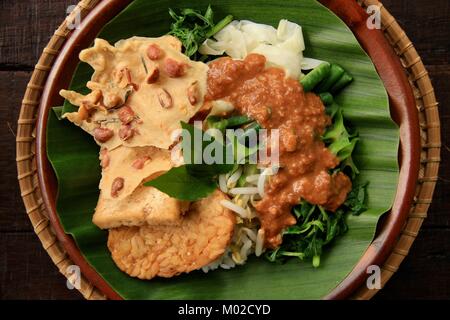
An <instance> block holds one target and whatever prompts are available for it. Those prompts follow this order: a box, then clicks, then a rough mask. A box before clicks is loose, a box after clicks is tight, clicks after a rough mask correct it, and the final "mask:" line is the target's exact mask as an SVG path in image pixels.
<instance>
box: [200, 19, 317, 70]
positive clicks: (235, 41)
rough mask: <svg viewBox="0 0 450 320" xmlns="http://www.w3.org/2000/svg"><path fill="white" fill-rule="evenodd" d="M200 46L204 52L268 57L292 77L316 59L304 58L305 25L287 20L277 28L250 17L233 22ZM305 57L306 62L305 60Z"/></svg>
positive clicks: (271, 64) (281, 22)
mask: <svg viewBox="0 0 450 320" xmlns="http://www.w3.org/2000/svg"><path fill="white" fill-rule="evenodd" d="M214 39H215V40H213V39H207V40H205V41H204V42H203V44H202V45H201V46H200V49H199V52H200V53H201V54H205V55H223V54H224V53H225V54H227V55H228V56H230V57H231V58H233V59H244V58H245V57H246V56H247V54H249V53H259V54H262V55H264V56H265V57H266V59H267V66H277V67H281V68H283V69H284V70H285V71H286V74H287V75H288V76H290V77H293V78H298V77H299V76H300V75H301V69H302V68H303V67H304V68H305V70H307V69H311V66H313V65H315V64H316V63H317V60H314V59H308V58H306V59H305V58H303V51H304V50H305V43H304V41H303V33H302V27H301V26H299V25H298V24H296V23H293V22H290V21H288V20H285V19H283V20H280V22H279V24H278V28H277V29H275V28H274V27H272V26H270V25H266V24H260V23H255V22H252V21H248V20H241V21H237V20H235V21H233V22H231V23H230V24H228V25H227V26H226V27H225V28H223V29H222V30H221V31H220V32H218V33H217V34H215V35H214ZM305 60H306V61H305Z"/></svg>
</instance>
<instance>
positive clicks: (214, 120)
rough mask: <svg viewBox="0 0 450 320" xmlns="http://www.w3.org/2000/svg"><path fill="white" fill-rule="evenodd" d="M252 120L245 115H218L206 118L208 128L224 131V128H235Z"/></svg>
mask: <svg viewBox="0 0 450 320" xmlns="http://www.w3.org/2000/svg"><path fill="white" fill-rule="evenodd" d="M251 122H253V120H252V119H250V118H249V117H246V116H233V117H230V118H222V117H219V116H209V117H208V118H207V119H206V123H207V125H208V129H218V130H220V131H225V129H229V128H236V127H240V126H243V125H246V124H249V123H251Z"/></svg>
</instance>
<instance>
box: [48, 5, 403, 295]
mask: <svg viewBox="0 0 450 320" xmlns="http://www.w3.org/2000/svg"><path fill="white" fill-rule="evenodd" d="M208 4H211V5H212V6H213V9H214V11H215V13H216V19H219V18H222V17H223V16H225V15H227V14H232V15H234V17H235V18H236V19H248V20H253V21H256V22H261V23H266V24H271V25H273V26H276V25H277V24H278V21H279V20H280V19H289V20H291V21H294V22H296V23H299V24H300V25H301V26H302V27H303V32H304V36H305V41H306V48H307V49H306V52H305V55H306V56H308V57H312V58H316V59H322V60H326V61H329V62H334V63H338V64H340V65H341V66H343V67H344V68H345V69H346V70H347V71H348V72H349V73H350V74H351V75H353V77H354V79H355V81H354V82H353V83H352V84H351V85H350V86H349V87H348V88H346V89H345V90H344V91H343V92H342V93H341V94H340V95H339V96H337V97H336V100H337V102H338V103H339V104H341V105H342V106H343V108H344V109H343V110H344V116H345V118H346V120H347V121H349V122H350V123H351V126H352V127H354V128H355V129H356V130H357V131H358V132H359V135H360V138H361V141H360V142H359V143H358V145H357V148H356V150H355V153H354V161H355V162H356V164H357V166H358V167H359V169H360V172H361V174H360V175H359V177H358V178H357V179H358V180H360V181H361V182H365V181H369V185H368V189H367V194H368V207H369V209H368V211H366V212H364V213H363V214H362V215H360V216H357V217H355V216H349V217H348V221H347V222H348V226H349V231H348V233H346V234H345V235H343V236H342V237H340V238H339V239H338V240H337V241H335V243H333V244H332V246H331V247H328V248H327V249H326V252H325V253H324V255H323V256H322V259H321V265H320V267H319V268H317V269H315V268H313V267H312V266H311V263H310V262H302V261H300V260H290V261H289V262H287V263H286V264H273V263H270V262H268V261H266V260H265V259H262V258H260V259H257V258H252V259H250V260H249V261H248V262H247V264H245V265H243V266H238V267H236V268H234V269H232V270H216V271H213V272H209V273H208V274H204V273H203V272H201V271H196V272H192V273H190V274H187V275H181V276H179V277H175V278H171V279H160V278H157V279H153V280H151V281H142V280H138V279H134V278H131V277H129V276H127V275H126V274H125V273H122V272H121V271H120V270H119V269H118V268H117V267H116V266H115V265H114V263H113V261H112V259H111V257H110V254H109V251H108V249H107V247H106V241H107V232H106V231H101V230H99V229H98V228H97V227H96V226H95V225H93V224H92V221H91V219H92V214H93V211H94V208H95V205H96V201H97V197H98V193H99V190H98V183H99V179H100V167H99V163H98V162H99V161H98V147H97V146H96V145H95V143H94V142H93V139H92V138H91V137H90V136H88V135H87V134H86V133H84V132H82V131H81V130H80V129H78V128H76V127H75V126H73V125H72V124H70V123H69V122H68V121H66V120H61V121H60V120H58V118H57V115H56V114H55V113H53V112H52V113H51V114H50V119H49V122H48V131H47V134H48V135H47V146H48V150H47V151H48V158H49V159H50V161H51V163H52V165H53V168H54V170H55V172H56V175H57V178H58V182H59V192H58V199H57V211H58V214H59V217H60V220H61V223H62V225H63V227H64V230H65V232H67V233H68V234H70V235H72V237H73V238H74V239H75V241H76V243H77V245H78V247H79V249H80V250H81V252H82V254H83V256H84V257H85V258H86V260H87V261H88V262H89V263H90V264H91V265H92V266H93V268H94V269H95V270H97V272H98V273H99V274H100V275H101V276H102V277H103V278H104V279H105V280H106V281H107V282H108V283H109V284H110V285H111V287H112V288H113V289H114V290H116V291H117V293H118V294H119V295H120V296H122V297H123V298H125V299H319V298H321V297H323V296H325V295H326V294H327V293H329V292H330V291H331V290H332V289H333V288H335V287H336V285H337V284H339V283H340V282H341V281H342V280H343V279H344V278H345V276H346V275H347V274H348V273H349V272H350V271H351V270H352V268H353V267H354V265H355V264H356V263H357V262H358V260H359V259H360V258H361V256H362V255H363V253H364V251H365V250H366V248H367V247H368V245H369V244H370V242H371V240H372V239H373V236H374V233H375V230H376V225H377V222H378V220H379V218H380V216H381V215H382V214H383V213H385V212H386V211H387V210H388V209H389V208H390V207H391V205H392V201H393V198H394V196H395V192H396V187H397V179H398V163H397V150H398V144H399V132H398V128H397V127H396V125H395V124H394V122H393V121H392V120H391V117H390V113H389V104H388V97H387V94H386V91H385V89H384V87H383V84H382V82H381V80H380V78H379V76H378V74H377V73H376V71H375V68H374V66H373V64H372V62H371V60H370V59H369V57H368V56H367V55H366V53H365V52H364V51H363V49H362V48H361V47H360V45H359V44H358V42H357V40H356V39H355V37H354V36H353V34H352V32H351V31H350V30H349V29H348V28H347V26H346V25H345V24H344V23H343V22H342V21H341V20H340V19H339V18H338V17H336V16H335V15H334V14H333V13H331V12H330V11H329V10H328V9H327V8H325V7H323V6H322V5H321V4H319V3H318V2H316V1H315V0H284V1H267V0H253V1H242V0H220V1H219V0H217V1H216V0H200V1H199V0H197V1H168V0H155V1H146V0H135V1H134V2H132V3H131V4H130V5H129V6H128V7H127V8H126V9H125V10H124V11H122V12H121V13H120V14H119V15H118V16H116V17H115V18H114V19H113V20H111V21H110V22H109V23H108V24H107V25H106V26H105V27H104V28H103V30H102V31H101V33H100V34H99V37H101V38H104V39H106V40H108V41H110V42H111V43H114V42H115V41H118V40H120V39H124V38H128V37H131V36H134V35H137V36H153V37H155V36H160V35H163V34H165V33H167V32H168V30H169V26H170V17H169V15H168V8H169V7H171V8H173V9H177V8H182V7H190V8H197V9H201V10H205V8H206V7H207V5H208ZM91 73H92V70H91V69H90V68H89V67H88V66H87V65H85V64H80V65H79V66H78V68H77V70H76V72H75V74H74V77H73V80H72V83H71V86H70V88H71V89H72V90H77V91H86V88H85V85H86V82H87V81H88V80H89V79H90V76H91ZM71 109H73V106H71V105H70V104H69V103H67V102H66V103H65V105H64V108H63V110H62V112H66V111H68V110H71ZM60 112H61V110H60Z"/></svg>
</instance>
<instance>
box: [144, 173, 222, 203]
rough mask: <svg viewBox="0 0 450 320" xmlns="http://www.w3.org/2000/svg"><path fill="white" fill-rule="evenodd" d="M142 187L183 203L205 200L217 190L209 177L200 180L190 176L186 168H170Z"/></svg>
mask: <svg viewBox="0 0 450 320" xmlns="http://www.w3.org/2000/svg"><path fill="white" fill-rule="evenodd" d="M144 185H145V186H148V187H154V188H156V189H158V190H160V191H162V192H164V193H165V194H167V195H169V196H171V197H172V198H176V199H179V200H185V201H196V200H198V199H201V198H206V197H207V196H208V195H210V194H211V193H212V192H214V190H215V189H216V188H217V186H216V183H215V182H214V181H213V180H212V179H211V177H208V176H206V177H203V178H201V177H198V176H194V175H191V174H190V173H189V172H188V170H187V168H186V166H180V167H175V168H172V169H170V170H169V171H167V172H166V173H165V174H163V175H161V176H159V177H158V178H156V179H153V180H151V181H148V182H146V183H144Z"/></svg>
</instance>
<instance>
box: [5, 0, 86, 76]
mask: <svg viewBox="0 0 450 320" xmlns="http://www.w3.org/2000/svg"><path fill="white" fill-rule="evenodd" d="M76 3H77V1H70V0H31V1H7V0H2V1H0V26H1V27H0V67H1V68H2V69H3V70H5V69H14V70H17V69H20V68H24V67H25V68H28V69H29V68H31V67H32V66H34V64H35V63H36V62H37V59H38V58H39V56H40V54H41V51H42V49H43V48H44V47H45V45H46V44H47V42H48V41H49V40H50V38H51V36H52V35H53V32H54V31H55V30H56V28H57V27H58V26H59V25H60V24H61V22H62V21H63V19H64V18H65V16H66V9H67V7H68V6H69V5H71V4H76Z"/></svg>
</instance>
